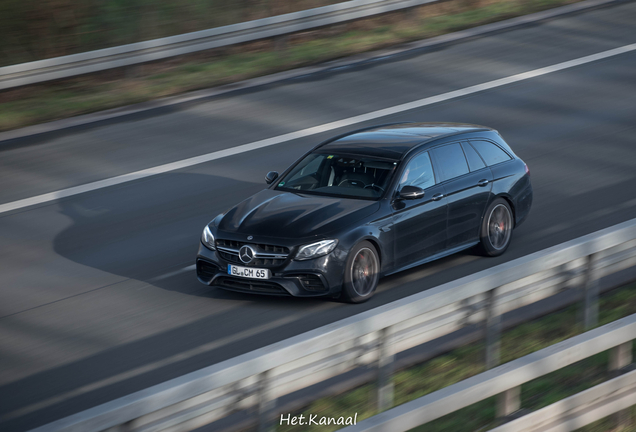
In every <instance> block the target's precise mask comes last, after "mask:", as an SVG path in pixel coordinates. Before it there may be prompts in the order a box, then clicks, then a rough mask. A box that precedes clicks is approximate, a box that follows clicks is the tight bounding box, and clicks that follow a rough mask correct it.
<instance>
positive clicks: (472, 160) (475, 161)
mask: <svg viewBox="0 0 636 432" xmlns="http://www.w3.org/2000/svg"><path fill="white" fill-rule="evenodd" d="M462 148H463V149H464V154H466V159H468V166H469V167H470V171H471V172H473V171H477V170H480V169H482V168H485V167H486V164H485V163H484V161H483V160H481V158H480V157H479V155H478V154H477V152H476V151H475V149H474V148H472V146H471V145H470V144H468V143H462Z"/></svg>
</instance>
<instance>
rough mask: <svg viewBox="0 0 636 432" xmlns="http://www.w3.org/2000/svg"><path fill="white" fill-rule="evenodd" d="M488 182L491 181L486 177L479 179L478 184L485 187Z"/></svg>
mask: <svg viewBox="0 0 636 432" xmlns="http://www.w3.org/2000/svg"><path fill="white" fill-rule="evenodd" d="M488 183H490V182H489V181H488V180H486V179H483V180H479V181H478V182H477V186H481V187H484V186H486V185H487V184H488Z"/></svg>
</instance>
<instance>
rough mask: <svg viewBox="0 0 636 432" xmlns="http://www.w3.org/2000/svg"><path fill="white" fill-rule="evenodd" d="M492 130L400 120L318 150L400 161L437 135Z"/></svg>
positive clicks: (329, 143) (354, 134) (433, 139)
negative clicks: (402, 121)
mask: <svg viewBox="0 0 636 432" xmlns="http://www.w3.org/2000/svg"><path fill="white" fill-rule="evenodd" d="M491 130H493V129H491V128H488V127H485V126H479V125H472V124H463V123H399V124H390V125H382V126H374V127H371V128H367V129H361V130H358V131H354V132H352V133H349V134H346V135H344V136H343V135H341V136H339V137H336V138H335V139H332V140H331V141H328V142H327V143H325V144H323V145H321V146H320V147H319V148H318V149H316V150H318V151H320V152H321V153H324V152H328V153H334V154H337V153H343V154H350V155H361V156H362V155H364V156H372V157H379V158H384V159H393V160H399V159H401V158H402V157H403V156H404V155H405V154H406V153H408V152H409V151H410V150H411V149H413V148H415V147H419V146H420V145H422V144H425V143H427V142H432V141H435V140H437V139H439V138H442V137H446V136H451V135H458V134H462V133H467V132H477V131H491Z"/></svg>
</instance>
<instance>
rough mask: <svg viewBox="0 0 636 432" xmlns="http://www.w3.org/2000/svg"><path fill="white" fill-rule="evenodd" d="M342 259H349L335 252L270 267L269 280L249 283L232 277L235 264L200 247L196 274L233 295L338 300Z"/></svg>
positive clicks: (200, 279)
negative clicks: (332, 297)
mask: <svg viewBox="0 0 636 432" xmlns="http://www.w3.org/2000/svg"><path fill="white" fill-rule="evenodd" d="M343 256H344V259H346V254H343V253H340V251H338V248H336V250H334V251H333V252H332V253H330V254H328V255H325V256H323V257H320V258H315V259H311V260H306V261H294V260H291V259H288V260H287V261H286V262H285V263H284V264H283V265H282V266H279V267H274V268H272V267H269V269H270V271H271V272H272V277H271V278H270V279H250V278H240V277H236V276H231V275H229V274H228V272H227V268H228V264H235V263H230V262H228V261H226V260H224V259H223V258H221V256H220V255H219V254H218V253H217V252H216V251H213V250H210V249H208V248H207V247H205V246H203V244H201V243H199V252H198V253H197V259H196V270H197V278H198V279H199V281H200V282H201V283H203V284H206V285H209V286H214V287H218V288H222V289H225V290H230V291H238V292H246V293H253V294H264V295H277V296H294V297H323V296H336V295H338V294H339V293H340V290H341V288H342V280H343V276H344V265H345V261H344V259H343ZM235 265H236V264H235ZM246 267H251V266H249V265H248V266H246ZM255 267H257V268H258V266H255ZM261 268H263V267H261Z"/></svg>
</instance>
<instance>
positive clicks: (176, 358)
mask: <svg viewBox="0 0 636 432" xmlns="http://www.w3.org/2000/svg"><path fill="white" fill-rule="evenodd" d="M333 307H335V303H323V304H321V305H318V307H317V309H314V311H316V310H320V309H328V308H333ZM306 316H307V313H306V312H299V313H297V314H293V315H289V316H286V317H283V318H280V319H278V320H276V321H272V322H269V323H267V324H263V325H259V326H258V327H253V328H250V329H247V330H244V331H242V332H239V333H236V334H234V335H230V336H227V337H224V338H222V339H219V340H217V341H214V342H209V343H207V344H204V345H201V346H198V347H196V348H192V349H191V350H188V351H184V352H181V353H179V354H175V355H173V356H170V357H167V358H165V359H163V360H158V361H155V362H152V363H148V364H147V365H144V366H140V367H138V368H135V369H131V370H129V371H126V372H122V373H120V374H117V375H113V376H112V377H109V378H105V379H103V380H100V381H96V382H94V383H91V384H87V385H85V386H82V387H78V388H76V389H73V390H70V391H67V392H65V393H62V394H59V395H57V396H53V397H50V398H48V399H45V400H43V401H40V402H37V403H34V404H32V405H28V406H25V407H23V408H19V409H17V410H15V411H12V412H9V413H7V414H5V415H4V416H2V417H1V419H2V421H7V420H10V419H13V418H18V417H21V416H24V415H27V414H31V413H33V412H35V411H38V410H41V409H43V408H46V407H50V406H52V405H55V404H58V403H60V402H64V401H66V400H69V399H71V398H74V397H77V396H80V395H82V394H85V393H88V392H91V391H95V390H97V389H100V388H102V387H105V386H108V385H112V384H115V383H118V382H122V381H125V380H127V379H130V378H133V377H135V376H137V375H141V374H144V373H148V372H152V371H153V370H157V369H159V368H163V367H166V366H169V365H171V364H174V363H177V362H180V361H184V360H187V359H190V358H192V357H194V356H197V355H200V354H205V353H207V352H210V351H213V350H215V349H218V348H219V347H222V346H224V345H228V344H230V343H233V342H237V341H240V340H242V339H246V338H248V337H251V336H255V335H257V334H259V333H263V332H265V331H268V330H272V329H275V328H278V327H281V326H283V325H286V324H290V323H292V322H294V321H296V320H298V319H301V318H305V317H306Z"/></svg>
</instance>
